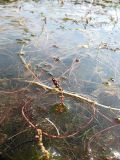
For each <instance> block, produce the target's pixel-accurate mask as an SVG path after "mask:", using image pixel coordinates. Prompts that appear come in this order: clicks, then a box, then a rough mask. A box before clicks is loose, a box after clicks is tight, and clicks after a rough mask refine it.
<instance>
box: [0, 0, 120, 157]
mask: <svg viewBox="0 0 120 160" xmlns="http://www.w3.org/2000/svg"><path fill="white" fill-rule="evenodd" d="M4 2H5V1H4ZM119 35H120V4H119V2H118V1H115V2H114V3H112V2H110V1H101V3H99V4H98V3H95V2H94V3H89V1H85V2H81V1H76V2H70V1H67V2H65V3H64V4H61V3H60V2H58V1H47V0H43V1H17V2H12V3H4V4H3V3H2V1H1V5H0V37H1V38H0V79H1V80H0V83H1V84H0V90H1V92H0V99H1V104H0V105H1V106H0V107H1V109H0V110H1V113H0V114H1V119H0V122H3V123H0V125H1V133H2V136H1V137H2V138H4V137H5V139H7V138H6V136H5V135H7V136H8V137H11V136H13V135H14V134H16V133H18V132H20V131H22V130H25V129H26V127H27V125H25V123H24V120H23V118H22V115H21V108H20V107H21V106H22V101H23V100H25V99H27V98H28V97H31V96H32V97H34V98H35V101H34V102H33V103H32V109H31V110H30V116H31V114H32V115H33V120H35V122H36V123H38V124H39V123H40V127H43V130H46V131H47V132H51V134H52V133H53V132H56V131H55V130H52V129H51V130H50V127H51V126H50V124H49V123H47V122H46V121H45V118H49V119H50V120H51V121H54V123H55V124H57V125H58V126H59V127H58V128H59V129H60V131H61V133H64V132H66V131H68V132H72V131H73V130H76V129H77V128H79V127H78V126H79V125H81V124H83V126H84V125H85V124H84V123H86V122H87V120H88V119H89V118H90V115H91V114H92V110H91V109H89V108H86V107H87V106H88V105H89V104H80V102H77V99H72V98H71V99H70V98H69V97H66V98H65V104H66V106H67V107H68V113H66V114H65V116H62V115H61V116H60V115H59V116H55V115H54V114H52V115H51V109H50V108H51V106H54V104H57V103H58V101H59V95H57V94H55V93H50V92H49V91H48V92H47V91H43V90H42V89H41V88H38V87H36V86H31V85H30V84H29V83H28V82H25V80H28V81H29V80H32V81H36V79H35V78H34V77H33V75H31V72H29V71H28V70H26V69H25V68H24V64H23V63H22V62H21V59H20V56H19V54H21V55H22V56H23V58H24V59H25V61H26V63H27V64H28V66H29V67H30V69H31V70H32V71H33V72H34V73H35V75H36V76H37V77H38V79H39V82H42V83H44V84H46V85H48V86H53V84H52V81H51V79H52V77H55V78H57V79H58V80H59V83H60V85H61V86H62V88H63V89H64V90H67V91H70V92H74V93H77V94H81V95H83V96H85V97H89V98H91V99H93V100H96V101H98V102H99V103H101V104H104V105H107V106H112V107H115V108H120V89H119V87H120V69H119V68H120V48H119V47H120V36H119ZM38 79H37V81H38ZM23 88H24V89H25V90H24V92H19V93H18V92H16V91H18V90H21V89H23ZM10 92H13V93H14V94H13V93H12V94H11V93H10ZM8 106H9V107H8ZM18 106H19V109H18ZM82 106H84V109H82ZM7 108H11V110H10V112H8V115H9V116H8V118H7V119H6V118H5V120H3V119H4V117H3V114H4V113H5V112H6V110H8V109H7ZM100 112H101V113H102V114H104V113H105V116H106V117H107V119H106V118H105V116H104V118H105V119H104V118H103V119H104V120H103V119H102V118H101V116H100V115H101V114H100V115H99V113H97V115H96V118H95V122H93V124H91V126H88V127H87V128H86V130H82V131H81V133H80V134H79V135H78V136H76V137H73V138H71V139H69V140H68V139H61V140H56V139H52V140H51V139H49V138H44V142H45V144H46V147H47V149H48V150H49V151H50V152H51V153H52V155H53V157H55V158H56V159H64V160H67V159H68V160H70V159H71V160H74V159H76V160H79V159H86V160H87V159H91V160H92V158H93V159H95V160H98V159H100V160H101V159H105V158H107V157H108V158H110V156H111V157H112V158H113V159H115V160H117V159H120V145H119V144H118V141H119V138H120V137H119V132H120V128H119V127H114V128H113V129H112V131H111V130H110V131H106V132H105V133H104V132H103V135H102V134H101V137H95V138H96V139H97V140H98V141H99V142H100V143H97V144H94V142H91V144H92V145H91V144H90V146H91V150H92V155H90V156H89V155H87V145H86V144H87V141H89V138H90V137H91V136H92V135H93V134H94V133H96V132H97V131H100V130H102V129H104V128H105V127H109V126H110V124H111V123H110V121H109V122H108V119H111V120H112V121H113V122H112V124H111V125H113V123H114V119H115V118H116V116H119V115H120V112H119V111H117V112H116V111H108V110H104V109H103V110H101V109H100ZM13 115H14V116H13ZM83 115H84V116H83ZM80 116H81V117H82V116H83V117H82V118H79V117H80ZM73 117H74V118H73ZM63 122H66V123H65V125H62V124H63ZM71 124H72V125H71ZM77 124H78V125H77ZM44 126H45V127H44ZM47 127H48V128H47ZM72 128H73V129H72ZM21 135H22V134H20V138H21V139H22V142H21V143H20V142H19V136H18V137H17V138H16V139H14V140H13V141H14V142H13V141H12V142H7V143H8V144H6V143H5V144H4V143H3V141H2V140H1V141H2V142H1V143H2V144H4V145H3V146H2V149H1V152H3V150H5V151H4V152H3V154H2V155H3V156H5V157H9V158H11V157H12V158H13V159H31V160H32V159H39V157H40V156H41V152H39V149H38V147H37V146H36V143H35V142H34V132H33V131H32V130H30V129H28V130H27V131H26V132H25V134H23V135H24V137H22V136H21ZM106 135H109V136H108V139H106ZM105 140H106V141H105ZM103 142H104V143H106V144H107V146H104V145H103V144H102V143H103ZM14 143H15V144H14ZM80 145H82V148H80ZM8 146H10V147H11V148H10V149H8V150H7V149H6V148H7V147H8ZM17 146H18V147H17ZM28 146H30V149H29V152H28V149H27V148H28ZM103 146H104V148H105V147H106V148H107V149H108V150H107V149H106V148H105V149H104V148H103ZM22 147H23V148H24V150H23V149H22ZM14 149H16V155H15V154H14ZM6 150H7V151H6ZM103 150H104V151H103ZM98 151H99V152H101V154H99V153H98V154H97V152H98ZM103 152H104V153H103ZM21 153H22V156H21ZM102 153H103V154H102ZM94 155H95V156H94ZM103 155H105V156H103ZM16 157H17V158H16ZM18 157H20V158H18ZM28 157H29V158H28ZM103 157H104V158H103ZM55 158H53V159H55Z"/></svg>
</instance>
